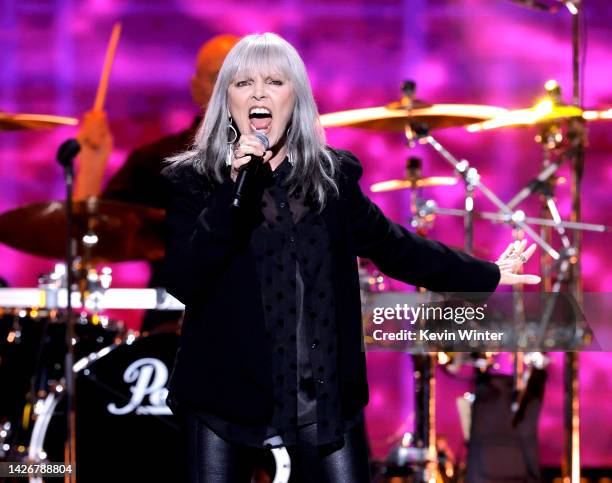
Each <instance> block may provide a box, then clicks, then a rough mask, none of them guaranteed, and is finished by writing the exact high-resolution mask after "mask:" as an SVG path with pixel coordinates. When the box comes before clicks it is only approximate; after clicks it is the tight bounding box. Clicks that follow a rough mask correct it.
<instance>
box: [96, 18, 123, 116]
mask: <svg viewBox="0 0 612 483" xmlns="http://www.w3.org/2000/svg"><path fill="white" fill-rule="evenodd" d="M120 35H121V23H120V22H117V23H115V25H114V26H113V32H112V33H111V37H110V40H109V41H108V47H107V48H106V57H105V58H104V67H103V69H102V75H101V76H100V83H99V84H98V91H97V92H96V101H95V102H94V107H93V108H94V111H101V110H102V109H104V101H105V100H106V89H107V88H108V78H109V77H110V73H111V69H112V67H113V61H114V60H115V50H116V49H117V44H118V43H119V36H120Z"/></svg>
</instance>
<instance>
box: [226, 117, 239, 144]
mask: <svg viewBox="0 0 612 483" xmlns="http://www.w3.org/2000/svg"><path fill="white" fill-rule="evenodd" d="M227 127H228V129H229V130H231V131H232V132H233V134H234V139H232V140H231V141H228V142H227V144H234V143H235V142H236V141H237V139H238V131H236V128H235V127H234V124H233V120H232V116H230V117H229V120H228V125H227ZM228 137H229V136H228ZM230 151H231V149H230Z"/></svg>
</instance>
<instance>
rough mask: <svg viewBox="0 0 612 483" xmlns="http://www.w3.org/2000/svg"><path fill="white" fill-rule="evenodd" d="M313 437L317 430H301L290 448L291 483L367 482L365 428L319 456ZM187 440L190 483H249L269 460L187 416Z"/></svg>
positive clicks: (262, 452)
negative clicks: (256, 471)
mask: <svg viewBox="0 0 612 483" xmlns="http://www.w3.org/2000/svg"><path fill="white" fill-rule="evenodd" d="M316 431H317V429H316V424H310V425H308V426H305V427H304V428H302V429H301V430H300V432H299V440H300V442H299V444H298V445H297V446H294V447H290V448H288V451H289V455H290V456H291V479H290V480H289V481H290V483H311V482H312V483H369V482H370V465H369V460H368V450H367V445H366V437H365V431H364V425H363V423H359V424H357V425H356V426H354V427H353V428H352V429H351V430H349V431H347V432H346V433H345V435H344V446H343V447H342V448H340V449H337V450H335V451H332V450H330V451H327V452H325V451H321V450H320V449H319V448H318V447H317V446H316V445H315V442H316V437H317V432H316ZM185 436H186V438H187V440H186V443H187V469H188V474H189V476H188V481H189V482H190V483H250V482H251V476H252V474H253V471H254V469H255V468H256V467H261V466H262V465H264V464H265V461H266V455H267V454H269V452H267V451H265V450H263V449H257V448H252V447H249V446H244V445H240V444H236V443H230V442H228V441H226V440H224V439H222V438H220V437H219V436H217V435H216V434H215V433H214V432H213V431H212V430H210V429H209V428H208V427H207V426H206V425H205V424H204V423H203V422H202V421H201V420H200V419H199V418H198V417H197V416H195V415H193V414H186V415H185ZM267 458H269V456H267ZM271 476H273V474H272V475H271Z"/></svg>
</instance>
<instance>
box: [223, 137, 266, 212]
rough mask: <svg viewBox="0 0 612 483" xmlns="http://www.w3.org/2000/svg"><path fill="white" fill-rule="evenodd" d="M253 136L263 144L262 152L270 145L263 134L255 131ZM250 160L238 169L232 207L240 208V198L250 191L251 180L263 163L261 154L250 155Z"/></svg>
mask: <svg viewBox="0 0 612 483" xmlns="http://www.w3.org/2000/svg"><path fill="white" fill-rule="evenodd" d="M253 134H255V137H256V138H257V139H259V142H261V144H262V145H263V148H264V152H266V151H267V150H268V148H269V147H270V141H268V138H267V137H266V135H265V134H263V133H260V132H259V131H255V132H254V133H253ZM250 156H251V160H250V161H249V162H248V163H247V164H246V165H245V166H244V167H243V168H242V169H241V170H240V172H239V173H238V177H237V178H236V184H235V185H234V199H233V200H232V206H233V207H234V208H240V207H241V206H243V205H242V200H243V199H244V198H246V197H247V196H248V193H249V191H250V188H249V186H250V184H251V183H252V182H253V179H254V178H255V176H256V174H257V170H258V169H259V166H261V165H262V164H263V158H262V157H261V156H254V155H252V154H251V155H250Z"/></svg>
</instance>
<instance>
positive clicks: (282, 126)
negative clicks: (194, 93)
mask: <svg viewBox="0 0 612 483" xmlns="http://www.w3.org/2000/svg"><path fill="white" fill-rule="evenodd" d="M227 96H228V103H229V111H230V114H231V115H232V118H233V119H234V122H235V123H236V125H237V126H238V130H239V131H240V133H241V134H248V133H251V132H254V131H260V132H262V133H263V134H265V135H266V136H267V138H268V140H269V141H270V146H274V145H276V144H277V143H278V141H279V140H280V139H281V138H282V137H283V134H284V133H285V130H286V129H287V124H288V123H289V119H291V114H292V113H293V105H294V103H295V93H294V91H293V85H292V83H291V81H290V80H289V79H287V78H286V77H285V76H283V75H282V74H279V73H278V72H273V73H267V74H263V73H257V74H255V73H251V74H239V75H238V76H236V78H234V80H233V81H232V82H231V83H230V86H229V88H228V90H227Z"/></svg>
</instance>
